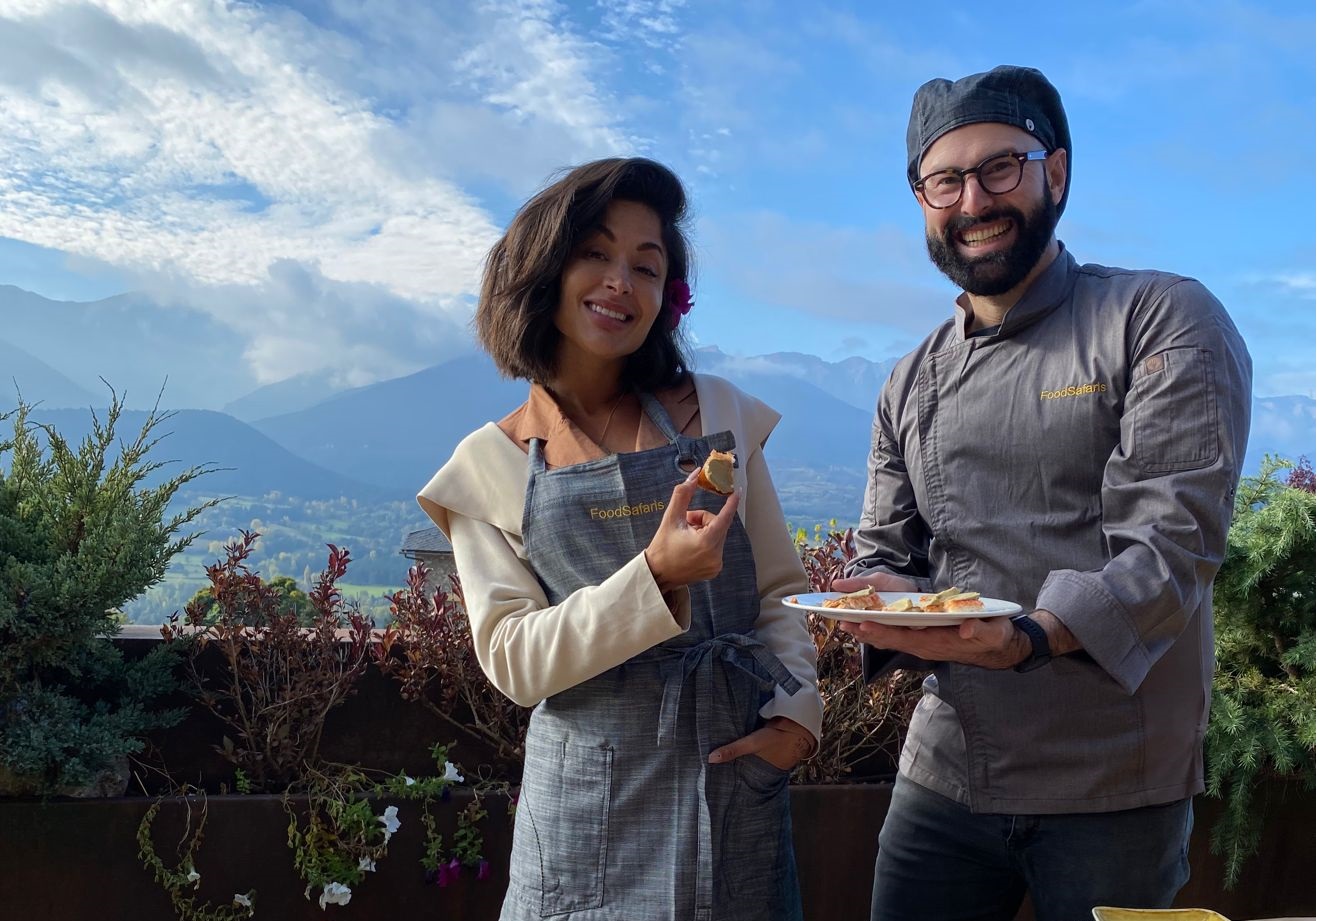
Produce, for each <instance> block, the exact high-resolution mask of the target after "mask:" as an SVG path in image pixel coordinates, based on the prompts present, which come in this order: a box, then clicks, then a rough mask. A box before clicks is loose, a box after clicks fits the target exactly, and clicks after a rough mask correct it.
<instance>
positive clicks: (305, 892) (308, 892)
mask: <svg viewBox="0 0 1317 921" xmlns="http://www.w3.org/2000/svg"><path fill="white" fill-rule="evenodd" d="M302 895H304V896H306V900H307V901H308V902H309V901H311V884H310V883H307V884H306V889H304V890H303V891H302Z"/></svg>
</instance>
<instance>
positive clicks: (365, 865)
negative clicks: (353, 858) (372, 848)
mask: <svg viewBox="0 0 1317 921" xmlns="http://www.w3.org/2000/svg"><path fill="white" fill-rule="evenodd" d="M357 869H358V870H361V871H363V872H365V873H374V872H375V861H373V860H371V859H370V858H369V857H363V858H361V860H359V861H358V862H357Z"/></svg>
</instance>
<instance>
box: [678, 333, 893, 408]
mask: <svg viewBox="0 0 1317 921" xmlns="http://www.w3.org/2000/svg"><path fill="white" fill-rule="evenodd" d="M897 360H898V359H897V358H885V359H883V360H882V361H870V360H869V359H867V358H861V357H859V356H857V355H853V356H851V357H850V358H844V359H842V360H841V361H825V360H824V359H822V358H819V357H818V356H816V355H806V354H805V353H803V352H774V353H772V354H771V355H755V356H753V357H750V358H742V357H736V356H732V355H728V354H726V353H724V352H723V351H722V350H721V349H719V348H718V347H717V346H708V347H707V348H702V349H698V350H696V352H695V364H696V367H697V368H698V369H699V370H701V371H708V372H710V373H711V374H718V375H721V376H722V377H726V378H729V379H731V380H737V379H739V378H741V377H742V376H743V375H747V374H760V375H763V374H786V375H790V376H791V377H795V378H799V379H800V380H802V381H805V382H807V383H810V384H813V385H814V386H815V387H817V388H818V389H820V390H822V391H824V392H825V393H827V394H828V395H829V396H832V397H835V398H836V399H838V400H841V401H842V402H843V403H847V404H849V405H851V406H854V407H855V408H856V409H859V410H862V411H863V412H865V413H867V414H869V415H872V414H873V409H874V406H875V405H876V404H877V402H878V394H879V392H880V391H881V390H882V389H883V384H885V383H887V378H888V377H889V376H890V375H891V373H892V368H893V367H895V366H896V362H897Z"/></svg>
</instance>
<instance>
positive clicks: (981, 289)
mask: <svg viewBox="0 0 1317 921" xmlns="http://www.w3.org/2000/svg"><path fill="white" fill-rule="evenodd" d="M1058 217H1059V215H1058V214H1057V211H1056V202H1054V201H1052V196H1050V195H1047V194H1044V195H1043V200H1042V202H1041V203H1039V205H1038V207H1036V208H1034V209H1033V211H1032V212H1030V214H1029V216H1028V217H1027V218H1026V217H1025V216H1024V213H1023V212H1021V211H1020V210H1019V209H1017V208H1011V207H1008V206H1002V207H1000V208H995V209H993V210H992V211H991V212H990V213H988V214H986V215H983V216H982V217H977V218H973V217H962V218H957V219H955V220H954V221H952V222H951V223H950V224H948V225H947V227H946V229H945V230H943V232H942V236H941V237H936V236H934V235H933V234H928V235H927V236H926V238H925V239H926V241H927V243H928V258H929V259H931V260H933V264H934V265H935V266H937V267H938V269H940V270H941V272H942V274H943V275H945V276H947V278H950V279H951V280H952V282H954V283H955V284H956V285H957V286H959V287H961V288H963V289H964V290H965V291H968V292H969V293H970V294H977V295H980V296H982V297H996V296H997V295H1000V294H1005V293H1006V292H1007V291H1010V290H1011V289H1012V288H1014V287H1015V286H1016V285H1018V284H1019V283H1020V282H1022V281H1024V279H1025V277H1026V276H1027V275H1028V274H1029V273H1030V272H1031V271H1033V267H1034V266H1035V265H1037V264H1038V260H1039V259H1041V258H1042V255H1043V251H1044V250H1046V249H1047V244H1048V243H1050V242H1051V240H1052V232H1053V231H1055V230H1056V222H1057V219H1058ZM1005 219H1010V220H1012V221H1014V222H1015V227H1016V230H1017V232H1018V234H1017V236H1016V240H1015V243H1014V245H1013V246H1011V248H1010V249H1006V250H1002V251H1000V252H996V253H990V254H988V255H986V256H978V257H970V258H966V257H964V256H962V255H961V253H960V250H959V249H957V245H956V236H957V235H958V234H960V233H961V232H962V231H964V230H967V229H969V228H971V227H975V226H977V225H981V224H991V223H992V222H994V221H1001V220H1005Z"/></svg>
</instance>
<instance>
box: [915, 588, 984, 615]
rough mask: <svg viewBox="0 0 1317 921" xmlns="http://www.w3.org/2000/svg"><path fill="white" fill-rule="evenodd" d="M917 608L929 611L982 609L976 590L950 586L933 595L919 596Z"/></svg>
mask: <svg viewBox="0 0 1317 921" xmlns="http://www.w3.org/2000/svg"><path fill="white" fill-rule="evenodd" d="M919 610H921V611H927V612H929V613H938V612H942V611H982V610H983V602H982V601H980V600H979V593H978V592H963V591H961V590H960V589H959V588H956V587H955V586H952V587H951V588H948V589H943V590H942V591H940V592H938V593H936V594H934V595H920V596H919Z"/></svg>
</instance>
